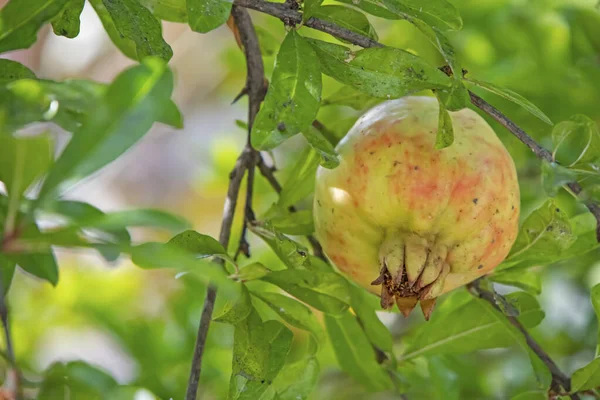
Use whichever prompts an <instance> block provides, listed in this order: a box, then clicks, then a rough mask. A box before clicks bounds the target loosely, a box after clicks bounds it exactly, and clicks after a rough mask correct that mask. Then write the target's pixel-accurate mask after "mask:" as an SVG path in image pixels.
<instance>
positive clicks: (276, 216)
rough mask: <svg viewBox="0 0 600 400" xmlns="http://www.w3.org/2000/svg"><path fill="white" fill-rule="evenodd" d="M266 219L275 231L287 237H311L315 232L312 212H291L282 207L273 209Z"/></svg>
mask: <svg viewBox="0 0 600 400" xmlns="http://www.w3.org/2000/svg"><path fill="white" fill-rule="evenodd" d="M272 210H276V211H270V212H269V214H267V216H265V219H267V220H268V221H269V222H270V223H271V225H272V226H273V229H274V230H275V231H277V232H280V233H283V234H287V235H310V234H312V233H313V232H314V231H315V224H314V218H313V214H312V211H311V210H299V211H295V212H291V211H289V210H287V209H281V208H280V207H277V206H275V207H273V208H272Z"/></svg>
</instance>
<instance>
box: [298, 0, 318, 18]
mask: <svg viewBox="0 0 600 400" xmlns="http://www.w3.org/2000/svg"><path fill="white" fill-rule="evenodd" d="M321 3H323V0H305V1H304V2H303V7H302V21H308V19H309V18H310V17H312V16H313V15H314V13H315V12H316V11H317V10H318V9H319V8H320V6H321Z"/></svg>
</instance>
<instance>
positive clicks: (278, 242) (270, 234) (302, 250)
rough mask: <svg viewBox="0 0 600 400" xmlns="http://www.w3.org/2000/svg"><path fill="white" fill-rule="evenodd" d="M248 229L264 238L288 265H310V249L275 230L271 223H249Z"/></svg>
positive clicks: (293, 266) (291, 266) (303, 266)
mask: <svg viewBox="0 0 600 400" xmlns="http://www.w3.org/2000/svg"><path fill="white" fill-rule="evenodd" d="M248 229H250V230H251V231H252V233H254V234H256V235H258V236H259V237H260V238H261V239H263V240H264V241H265V242H266V243H267V244H268V245H269V247H271V249H273V251H274V252H275V254H277V256H278V257H279V259H280V260H281V261H282V262H283V263H284V264H285V265H286V267H288V268H307V267H308V266H309V265H310V262H309V260H308V249H307V248H306V247H304V246H303V245H301V244H300V243H297V242H295V241H293V240H292V239H290V238H288V237H287V236H285V235H284V234H282V233H280V232H278V231H277V230H275V229H274V228H273V226H272V225H271V224H270V223H268V222H263V223H258V222H256V223H253V224H249V225H248Z"/></svg>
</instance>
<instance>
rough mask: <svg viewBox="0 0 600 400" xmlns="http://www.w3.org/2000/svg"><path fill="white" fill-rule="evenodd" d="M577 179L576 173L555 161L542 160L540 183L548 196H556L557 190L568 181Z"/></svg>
mask: <svg viewBox="0 0 600 400" xmlns="http://www.w3.org/2000/svg"><path fill="white" fill-rule="evenodd" d="M576 181H577V173H576V172H575V171H572V170H570V169H568V168H565V167H562V166H560V165H559V164H557V163H555V162H552V163H550V162H548V161H546V160H543V161H542V184H543V186H544V191H545V192H546V194H547V195H548V196H550V197H556V195H557V194H558V190H559V189H560V188H561V187H563V186H564V185H566V184H567V183H569V182H576Z"/></svg>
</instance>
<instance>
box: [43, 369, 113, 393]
mask: <svg viewBox="0 0 600 400" xmlns="http://www.w3.org/2000/svg"><path fill="white" fill-rule="evenodd" d="M116 387H117V382H116V381H115V380H114V378H113V377H112V376H110V375H109V374H108V373H106V372H104V371H102V370H100V369H98V368H96V367H94V366H92V365H90V364H86V363H84V362H82V361H71V362H68V363H62V362H57V363H54V364H52V365H51V366H50V367H49V368H48V369H47V370H46V372H45V373H44V381H43V382H42V383H41V386H40V389H39V392H38V394H37V397H38V398H39V399H65V398H72V399H78V398H81V399H89V400H103V399H104V394H105V393H106V392H108V391H110V390H112V389H115V388H116Z"/></svg>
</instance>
